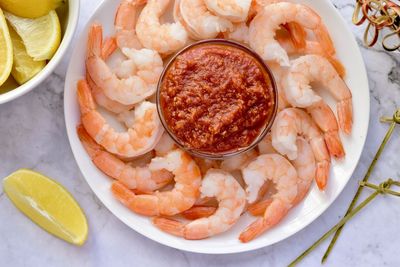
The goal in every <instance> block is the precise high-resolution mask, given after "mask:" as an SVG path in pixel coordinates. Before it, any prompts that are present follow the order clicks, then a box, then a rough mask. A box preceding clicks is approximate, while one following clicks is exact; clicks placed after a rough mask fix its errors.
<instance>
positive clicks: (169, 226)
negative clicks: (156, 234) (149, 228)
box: [153, 217, 185, 237]
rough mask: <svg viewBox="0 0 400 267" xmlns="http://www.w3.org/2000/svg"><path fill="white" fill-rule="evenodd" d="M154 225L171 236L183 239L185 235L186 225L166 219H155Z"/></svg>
mask: <svg viewBox="0 0 400 267" xmlns="http://www.w3.org/2000/svg"><path fill="white" fill-rule="evenodd" d="M153 224H154V225H155V226H157V227H158V228H159V229H161V230H162V231H164V232H167V233H169V234H171V235H174V236H178V237H183V236H184V235H185V224H184V223H182V222H180V221H177V220H173V219H170V218H165V217H155V218H153Z"/></svg>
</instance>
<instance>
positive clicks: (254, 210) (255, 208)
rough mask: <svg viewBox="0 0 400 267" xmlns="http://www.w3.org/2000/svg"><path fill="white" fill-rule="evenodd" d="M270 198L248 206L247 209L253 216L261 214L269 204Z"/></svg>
mask: <svg viewBox="0 0 400 267" xmlns="http://www.w3.org/2000/svg"><path fill="white" fill-rule="evenodd" d="M271 203H272V199H265V200H262V201H260V202H257V203H254V204H251V205H250V206H248V208H247V211H248V212H250V214H251V215H253V216H262V215H263V214H264V213H265V210H266V209H267V208H268V207H269V205H271Z"/></svg>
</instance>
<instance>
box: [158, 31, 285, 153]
mask: <svg viewBox="0 0 400 267" xmlns="http://www.w3.org/2000/svg"><path fill="white" fill-rule="evenodd" d="M204 44H221V45H225V46H231V47H235V48H239V49H241V50H242V51H244V52H246V53H247V54H249V55H251V56H252V57H253V58H255V59H256V60H257V61H258V62H259V63H260V65H261V66H262V68H263V69H264V71H265V73H267V74H268V76H269V79H270V82H271V86H272V92H273V94H274V102H275V105H274V110H273V112H272V115H271V116H270V118H269V120H268V121H266V123H265V126H263V127H262V130H260V133H259V135H258V136H257V138H255V139H254V141H253V142H252V143H251V144H250V145H248V146H246V147H241V148H237V149H234V150H229V151H224V152H220V153H215V152H207V151H201V150H197V149H193V148H190V147H187V146H186V145H185V144H184V143H183V142H182V141H180V140H179V138H178V137H177V136H176V135H175V134H174V132H173V131H172V130H171V129H170V127H169V126H168V124H167V122H166V121H165V118H164V113H163V110H162V108H161V104H160V98H161V96H160V94H161V88H162V84H163V82H164V78H165V74H166V73H167V71H168V69H169V68H170V67H171V66H172V64H173V63H174V61H175V59H176V58H177V56H179V55H181V54H182V53H184V52H186V51H188V50H190V49H192V48H194V47H196V46H200V45H204ZM156 103H157V112H158V115H159V117H160V120H161V123H162V125H163V127H164V129H165V131H166V132H167V133H168V134H169V136H170V137H171V138H172V139H173V140H174V142H175V143H176V144H177V145H178V146H179V147H180V148H182V149H183V150H185V151H187V152H189V153H190V154H192V155H194V156H196V157H201V158H206V159H213V160H221V159H225V158H227V157H232V156H236V155H239V154H241V153H244V152H246V151H249V150H250V149H252V148H254V147H255V146H257V145H258V143H259V142H260V141H261V140H262V139H263V138H264V137H265V135H267V133H268V132H269V131H270V129H271V127H272V124H273V122H274V120H275V116H276V113H277V110H278V90H277V85H276V82H275V78H274V76H273V74H272V71H271V70H270V68H269V67H268V65H267V64H266V63H265V62H264V61H263V60H262V58H261V57H260V56H259V55H258V54H257V53H256V52H254V51H253V50H251V49H250V48H248V47H246V46H244V45H242V44H240V43H237V42H234V41H230V40H225V39H208V40H202V41H199V42H196V43H193V44H190V45H188V46H186V47H184V48H183V49H181V50H180V51H179V52H177V53H176V54H175V55H174V56H173V57H172V58H171V59H170V61H169V62H168V63H167V65H166V66H165V68H164V71H163V72H162V74H161V77H160V80H159V82H158V85H157V92H156Z"/></svg>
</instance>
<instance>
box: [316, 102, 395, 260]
mask: <svg viewBox="0 0 400 267" xmlns="http://www.w3.org/2000/svg"><path fill="white" fill-rule="evenodd" d="M381 122H391V125H390V127H389V130H388V131H387V133H386V135H385V138H384V139H383V141H382V143H381V145H380V147H379V149H378V152H377V153H376V154H375V157H374V159H373V160H372V163H371V165H370V166H369V168H368V170H367V173H366V174H365V176H364V179H363V180H362V181H363V182H368V179H369V177H370V176H371V173H372V171H373V169H374V168H375V165H376V163H377V161H378V159H379V158H380V156H381V154H382V152H383V150H384V148H385V146H386V144H387V142H388V141H389V139H390V137H391V136H392V134H393V131H394V129H395V127H396V124H400V109H398V110H396V112H395V113H394V114H393V117H392V118H390V117H382V118H381ZM362 190H363V187H362V186H359V187H358V189H357V192H356V194H355V195H354V198H353V200H352V201H351V203H350V206H349V207H348V209H347V211H346V214H345V216H346V215H347V214H349V213H350V212H351V211H352V209H353V207H354V205H355V204H356V203H357V200H358V198H359V197H360V194H361V192H362ZM343 227H344V225H343V226H341V227H339V228H338V229H337V231H336V233H335V235H334V236H333V238H332V241H331V242H330V244H329V246H328V248H327V250H326V252H325V254H324V256H323V257H322V261H321V262H322V263H324V262H325V261H326V259H327V258H328V256H329V254H330V252H331V250H332V248H333V246H334V245H335V243H336V241H337V239H338V238H339V236H340V233H341V232H342V229H343Z"/></svg>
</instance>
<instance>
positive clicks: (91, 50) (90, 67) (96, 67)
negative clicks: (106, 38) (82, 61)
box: [86, 24, 163, 105]
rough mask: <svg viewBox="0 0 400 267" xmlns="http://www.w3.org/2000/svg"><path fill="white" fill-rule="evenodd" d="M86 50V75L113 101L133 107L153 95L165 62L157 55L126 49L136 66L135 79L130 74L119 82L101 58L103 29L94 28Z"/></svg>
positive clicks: (126, 53)
mask: <svg viewBox="0 0 400 267" xmlns="http://www.w3.org/2000/svg"><path fill="white" fill-rule="evenodd" d="M87 50H88V51H87V59H86V68H87V71H88V73H89V75H90V77H91V78H92V80H93V81H94V82H95V84H96V85H97V86H98V87H100V88H101V90H102V91H103V92H104V94H105V95H106V96H107V97H108V98H110V99H111V100H114V101H118V102H120V103H121V104H124V105H132V104H136V103H139V102H140V101H142V100H144V99H146V98H147V97H149V96H151V95H152V94H154V92H155V90H156V87H157V83H158V79H159V77H160V75H161V72H162V70H163V62H162V59H161V57H160V56H159V55H158V53H157V52H155V51H153V50H149V49H141V50H135V49H128V48H123V49H122V52H123V53H124V54H125V55H126V56H128V57H129V60H130V61H129V62H131V63H132V64H130V65H131V66H132V65H133V66H134V68H133V67H132V68H133V70H132V71H131V72H134V73H135V74H136V75H132V74H131V75H128V78H123V79H119V78H118V77H117V75H116V74H114V73H113V71H112V70H111V69H110V67H109V66H108V65H107V64H106V63H105V61H104V60H103V58H102V57H101V51H102V27H101V25H98V24H94V25H92V26H91V28H90V31H89V37H88V49H87ZM124 63H126V62H124Z"/></svg>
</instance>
